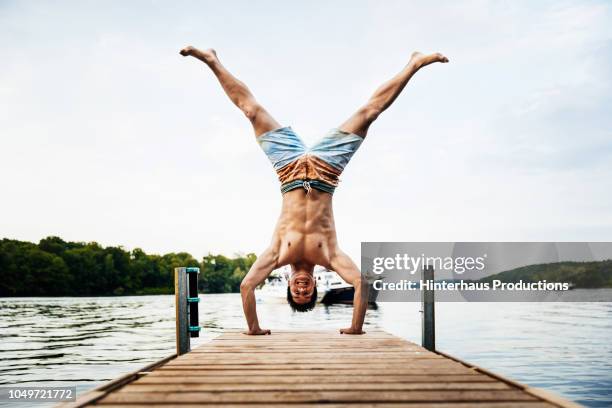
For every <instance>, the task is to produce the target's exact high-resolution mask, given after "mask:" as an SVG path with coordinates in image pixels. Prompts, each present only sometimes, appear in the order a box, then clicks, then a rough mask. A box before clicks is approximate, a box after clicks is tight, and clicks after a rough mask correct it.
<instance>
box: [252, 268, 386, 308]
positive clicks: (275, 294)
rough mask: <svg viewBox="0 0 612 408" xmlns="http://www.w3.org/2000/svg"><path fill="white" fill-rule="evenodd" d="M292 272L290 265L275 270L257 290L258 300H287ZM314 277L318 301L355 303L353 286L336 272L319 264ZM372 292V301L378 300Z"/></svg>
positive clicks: (325, 302)
mask: <svg viewBox="0 0 612 408" xmlns="http://www.w3.org/2000/svg"><path fill="white" fill-rule="evenodd" d="M290 274H291V267H290V266H284V267H282V268H279V269H277V270H275V271H273V272H272V273H271V274H270V276H268V278H266V281H265V282H264V284H263V285H262V286H260V287H259V288H257V289H256V290H255V297H256V299H257V301H259V302H278V301H285V302H286V301H287V285H288V280H289V276H290ZM314 277H315V279H316V282H317V302H320V303H324V304H332V303H353V295H354V289H353V286H351V285H349V284H348V283H346V282H345V281H344V280H343V279H342V278H341V277H340V275H338V274H337V273H336V272H334V271H331V270H329V269H326V268H323V267H320V266H317V267H316V268H315V270H314ZM372 292H375V291H370V295H371V296H370V302H374V301H375V300H376V299H375V297H374V298H373V297H372ZM375 293H377V292H375Z"/></svg>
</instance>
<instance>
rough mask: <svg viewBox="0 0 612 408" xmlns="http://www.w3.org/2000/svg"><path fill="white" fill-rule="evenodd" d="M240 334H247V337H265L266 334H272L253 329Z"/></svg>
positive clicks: (267, 330) (268, 331)
mask: <svg viewBox="0 0 612 408" xmlns="http://www.w3.org/2000/svg"><path fill="white" fill-rule="evenodd" d="M242 334H248V335H249V336H265V335H266V334H272V332H271V331H270V330H269V329H259V328H257V329H253V330H248V331H245V332H242Z"/></svg>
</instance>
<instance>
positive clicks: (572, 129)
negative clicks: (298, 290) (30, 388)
mask: <svg viewBox="0 0 612 408" xmlns="http://www.w3.org/2000/svg"><path fill="white" fill-rule="evenodd" d="M611 7H612V5H611V4H610V3H608V2H598V1H541V2H531V1H522V2H521V1H517V2H501V1H500V2H487V1H459V2H450V1H449V2H426V3H424V2H406V1H385V2H380V1H356V0H351V1H334V2H324V1H308V2H281V1H264V2H257V3H256V4H255V2H249V1H228V2H219V1H214V2H213V1H208V2H207V1H195V2H169V1H130V2H120V1H104V2H101V1H58V2H45V1H35V0H34V1H27V2H26V1H8V0H1V1H0V191H1V199H0V237H5V238H12V239H20V240H28V241H35V242H36V241H38V240H40V239H41V238H43V237H46V236H49V235H56V236H60V237H62V238H64V239H66V240H72V241H86V242H88V241H96V242H99V243H101V244H102V245H122V246H124V247H125V248H127V249H133V248H142V249H143V250H145V251H146V252H147V253H167V252H178V251H187V252H190V253H191V254H193V255H194V256H196V257H200V256H203V255H205V254H207V253H223V254H226V255H233V254H237V253H248V252H255V253H260V252H261V251H262V250H264V249H265V248H266V247H267V245H268V244H269V242H270V237H271V234H272V231H273V228H274V224H275V222H276V219H277V217H278V214H279V211H280V205H281V194H280V192H279V184H278V181H277V179H276V175H275V173H274V171H273V169H272V167H271V164H270V163H269V161H268V160H267V158H266V157H265V156H264V154H263V153H262V152H261V151H260V148H259V146H258V145H257V143H256V142H255V139H254V136H253V133H252V130H251V127H250V124H249V123H248V121H247V120H246V119H245V118H244V116H243V115H242V113H240V111H238V110H237V109H236V108H235V107H234V106H233V105H232V104H231V103H230V102H229V100H228V99H227V97H226V96H225V94H224V93H223V92H222V90H221V88H220V86H219V84H218V83H217V81H216V80H215V78H214V76H213V75H212V74H211V72H209V71H208V70H207V68H206V66H205V65H203V64H201V63H199V62H198V61H196V60H193V59H187V58H183V57H181V56H180V55H179V54H178V51H179V50H180V49H181V48H182V47H184V46H185V45H189V44H191V45H194V46H198V47H202V48H208V47H214V48H215V49H216V50H217V52H218V55H219V58H220V59H221V61H222V62H223V63H224V64H225V66H226V67H227V68H228V69H229V70H230V71H232V72H233V73H234V74H235V75H236V76H237V77H238V78H240V79H241V80H243V81H244V82H245V83H247V84H248V86H249V87H250V88H251V90H252V91H253V93H254V94H255V96H256V97H257V99H258V100H259V101H260V102H261V103H262V104H263V105H264V106H265V107H266V108H267V110H268V111H269V112H270V113H271V114H272V115H273V116H274V117H275V118H276V119H277V120H278V121H279V122H280V123H281V124H283V125H291V126H292V127H293V128H294V129H295V130H296V131H297V132H298V133H299V134H300V135H301V136H302V138H303V139H304V140H305V141H306V142H307V143H312V142H314V141H316V140H317V138H319V137H321V136H322V135H323V134H324V133H325V132H326V131H328V130H329V129H330V128H332V127H335V126H338V125H339V124H340V123H342V122H343V121H344V120H345V119H346V118H347V117H348V116H350V114H351V113H352V112H353V111H354V110H356V109H357V108H358V107H359V106H360V105H362V104H363V103H364V102H365V101H366V100H367V98H368V97H369V95H370V94H371V93H372V92H373V91H374V90H375V89H376V87H377V86H378V85H380V84H381V83H382V82H383V81H385V80H387V79H389V78H390V77H391V76H393V75H394V74H395V73H396V72H398V71H399V70H400V69H401V68H402V67H403V66H404V65H405V64H406V62H407V61H408V58H409V56H410V54H411V53H412V52H413V51H415V50H419V51H423V52H434V51H439V52H442V53H444V54H445V55H446V56H448V58H449V59H450V63H449V64H445V65H441V64H437V65H433V66H430V67H427V68H426V69H424V70H422V71H421V72H419V73H417V74H416V75H415V76H414V77H413V78H412V80H411V81H410V83H409V84H408V86H407V87H406V89H405V91H404V92H403V93H402V94H401V95H400V97H399V98H398V99H397V101H396V102H395V103H394V105H393V106H392V107H391V108H390V109H389V110H387V111H386V112H384V113H383V114H382V115H381V116H380V117H379V119H378V121H377V122H376V123H375V124H374V125H372V127H371V128H370V133H369V134H368V137H367V138H366V140H365V142H364V143H363V144H362V146H361V148H360V150H359V151H358V152H357V153H356V154H355V156H354V157H353V160H352V161H351V163H350V164H349V165H348V166H347V168H346V170H345V172H344V173H343V175H342V177H341V180H342V181H341V184H340V186H339V187H338V189H337V190H336V193H335V194H334V213H335V218H336V227H337V230H338V238H339V242H340V245H341V247H342V248H343V249H344V250H345V251H346V252H347V253H348V254H349V255H351V256H353V257H354V258H355V259H356V260H357V259H358V258H359V252H360V243H361V242H362V241H602V240H603V241H606V240H607V241H609V240H611V238H612V212H611V211H610V209H612V177H611V174H612V173H611V171H612V115H611V114H610V113H611V112H612V110H611V109H610V108H611V106H612V104H611V102H612V94H611V85H612V84H611V79H610V72H612V10H611Z"/></svg>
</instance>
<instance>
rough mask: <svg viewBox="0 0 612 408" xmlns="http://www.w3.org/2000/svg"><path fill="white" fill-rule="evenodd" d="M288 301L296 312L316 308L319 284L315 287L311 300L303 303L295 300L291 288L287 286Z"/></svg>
mask: <svg viewBox="0 0 612 408" xmlns="http://www.w3.org/2000/svg"><path fill="white" fill-rule="evenodd" d="M287 302H289V306H291V309H293V311H294V312H308V311H310V310H312V309H314V307H315V304H316V303H317V285H315V287H314V291H313V292H312V296H311V297H310V301H308V302H307V303H302V304H300V303H296V302H295V301H294V300H293V296H291V288H290V287H289V286H287Z"/></svg>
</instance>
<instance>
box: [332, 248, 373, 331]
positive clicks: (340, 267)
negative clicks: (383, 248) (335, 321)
mask: <svg viewBox="0 0 612 408" xmlns="http://www.w3.org/2000/svg"><path fill="white" fill-rule="evenodd" d="M331 269H332V270H334V271H336V272H337V273H338V275H340V277H341V278H342V279H344V281H345V282H346V283H348V284H350V285H353V287H354V288H355V295H354V296H353V319H352V321H351V327H349V328H347V329H340V333H342V334H364V333H365V332H364V331H363V329H362V328H363V321H364V320H365V313H366V310H367V309H368V284H367V282H365V281H362V279H361V272H359V268H358V267H357V265H355V263H354V262H353V260H352V259H351V258H349V256H348V255H346V254H345V253H344V252H342V251H340V250H338V253H337V254H336V256H334V257H333V258H332V262H331Z"/></svg>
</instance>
